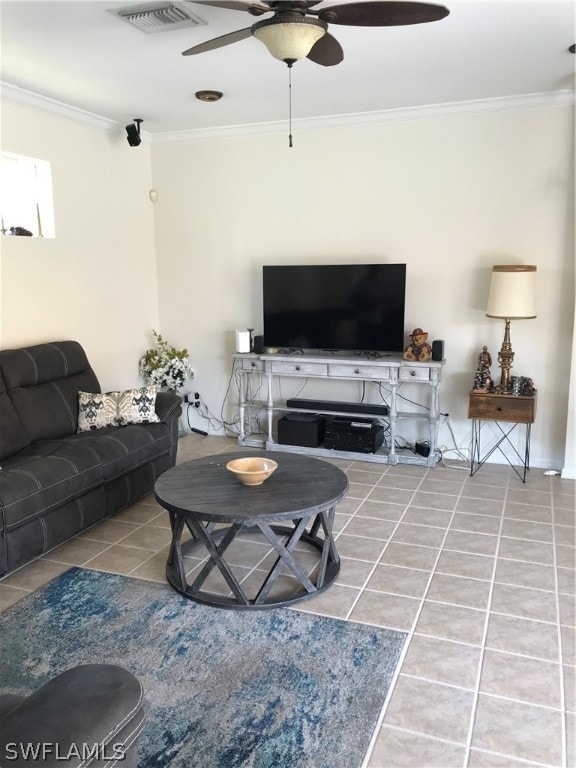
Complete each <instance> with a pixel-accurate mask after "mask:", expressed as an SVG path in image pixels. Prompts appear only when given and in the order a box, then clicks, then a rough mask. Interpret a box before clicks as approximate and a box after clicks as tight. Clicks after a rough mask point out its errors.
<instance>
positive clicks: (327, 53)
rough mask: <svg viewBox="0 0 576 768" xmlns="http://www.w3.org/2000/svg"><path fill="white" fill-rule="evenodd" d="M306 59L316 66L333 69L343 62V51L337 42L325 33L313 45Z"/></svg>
mask: <svg viewBox="0 0 576 768" xmlns="http://www.w3.org/2000/svg"><path fill="white" fill-rule="evenodd" d="M306 58H307V59H310V61H313V62H315V63H316V64H321V65H322V66H323V67H333V66H334V65H335V64H340V62H341V61H342V60H343V58H344V51H343V50H342V46H341V45H340V43H339V42H338V40H336V38H335V37H333V36H332V35H331V34H330V33H329V32H327V33H326V34H325V35H323V36H322V37H321V38H320V40H318V41H317V42H315V43H314V45H313V46H312V50H311V51H310V53H309V54H308V56H307V57H306Z"/></svg>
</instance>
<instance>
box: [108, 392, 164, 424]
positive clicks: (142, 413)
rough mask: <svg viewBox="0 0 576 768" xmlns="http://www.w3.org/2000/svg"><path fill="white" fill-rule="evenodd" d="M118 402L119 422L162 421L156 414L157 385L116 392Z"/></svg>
mask: <svg viewBox="0 0 576 768" xmlns="http://www.w3.org/2000/svg"><path fill="white" fill-rule="evenodd" d="M114 394H115V395H116V396H117V402H118V417H117V418H118V424H151V423H152V422H155V421H160V419H159V418H158V416H157V415H156V410H155V405H156V387H140V389H128V390H127V391H126V392H115V393H114Z"/></svg>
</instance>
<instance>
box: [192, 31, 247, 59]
mask: <svg viewBox="0 0 576 768" xmlns="http://www.w3.org/2000/svg"><path fill="white" fill-rule="evenodd" d="M251 34H252V27H246V28H245V29H237V30H236V32H228V34H227V35H221V36H220V37H214V38H212V40H207V41H206V42H205V43H200V44H199V45H195V46H193V47H192V48H188V50H187V51H182V56H193V55H194V54H196V53H206V51H213V50H215V49H216V48H223V47H224V46H225V45H230V44H231V43H237V42H239V41H240V40H245V39H246V38H247V37H250V35H251Z"/></svg>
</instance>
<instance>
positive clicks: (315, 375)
mask: <svg viewBox="0 0 576 768" xmlns="http://www.w3.org/2000/svg"><path fill="white" fill-rule="evenodd" d="M443 365H444V361H438V362H436V361H432V360H430V361H428V362H425V363H419V362H410V361H408V360H404V359H403V358H402V356H401V355H389V356H385V357H384V356H383V357H371V356H362V355H354V356H350V355H348V356H340V355H337V354H334V355H328V354H324V355H321V356H316V355H314V356H312V355H309V354H290V353H275V354H262V355H257V354H252V353H245V354H240V353H237V354H235V355H234V372H235V374H236V381H237V387H238V408H239V417H240V425H239V427H240V431H239V436H238V443H239V445H242V446H253V447H258V448H265V449H266V450H268V451H286V452H292V453H305V454H309V455H313V456H320V457H322V456H326V457H333V458H343V459H354V460H359V461H371V462H379V463H382V464H418V465H421V466H427V467H434V466H436V464H437V463H438V461H439V459H440V453H439V451H438V425H439V419H440V412H439V407H438V390H439V384H440V373H441V370H442V366H443ZM255 377H260V379H261V380H262V381H263V383H264V384H265V391H266V406H265V409H266V424H265V434H257V433H254V432H253V431H252V430H251V423H252V422H251V419H250V414H251V412H253V411H254V409H257V410H259V409H261V408H262V402H260V400H256V399H255V398H254V397H253V394H252V393H254V392H255V391H258V389H259V387H257V386H254V381H255ZM284 377H290V378H297V379H322V380H323V381H325V382H326V384H327V387H326V389H327V390H328V389H329V382H330V381H335V380H339V381H357V380H360V381H361V382H364V383H368V382H372V383H374V384H375V385H376V386H379V385H382V387H383V388H385V390H386V393H387V395H388V397H387V402H386V404H387V406H388V414H387V415H386V416H382V415H379V414H378V413H370V412H369V411H367V410H366V408H367V406H366V404H362V406H361V407H360V408H359V409H358V412H350V411H338V410H337V409H335V410H327V409H325V408H321V409H319V410H318V411H316V410H314V411H311V410H310V409H303V408H298V407H295V408H294V407H293V408H289V407H287V405H286V403H284V402H278V401H277V402H275V400H274V394H273V393H274V382H277V381H278V380H279V379H281V378H284ZM303 384H304V382H303ZM407 385H410V386H412V385H419V390H417V392H416V397H417V398H419V399H418V401H417V403H416V405H417V406H418V407H419V408H420V409H421V410H420V411H401V410H399V409H398V400H399V399H401V396H400V397H399V395H398V390H399V389H400V387H402V388H404V387H405V386H407ZM262 388H263V389H264V387H262ZM413 391H414V390H413V389H410V397H406V400H408V401H409V402H412V403H414V402H415V401H414V400H413ZM328 400H329V398H328ZM382 404H383V401H382V402H381V403H378V404H375V403H373V405H380V406H381V405H382ZM335 406H337V401H335ZM298 411H302V412H306V413H311V412H315V413H320V414H321V415H331V416H346V417H352V418H357V419H360V418H374V419H378V420H379V421H381V422H383V423H386V424H387V428H388V429H389V436H388V440H387V443H388V444H387V445H386V444H385V445H383V446H382V447H381V448H379V449H378V450H377V451H376V452H375V453H360V452H356V451H339V450H329V449H326V448H324V447H322V446H319V447H317V448H310V447H302V446H294V445H285V444H281V443H279V442H277V440H276V439H275V437H274V416H275V414H280V413H289V412H290V413H294V412H298ZM403 421H412V422H423V423H424V424H425V427H426V433H427V440H426V442H427V447H428V448H429V453H428V455H427V456H424V455H420V454H417V453H415V452H414V451H412V450H409V449H406V448H399V447H398V445H397V439H398V438H399V437H400V435H399V432H398V426H399V423H400V422H403Z"/></svg>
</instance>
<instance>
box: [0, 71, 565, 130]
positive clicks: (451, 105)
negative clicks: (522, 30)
mask: <svg viewBox="0 0 576 768" xmlns="http://www.w3.org/2000/svg"><path fill="white" fill-rule="evenodd" d="M0 97H1V99H2V100H3V101H6V102H11V103H14V104H19V105H21V106H24V107H29V108H30V109H35V110H37V111H40V112H46V113H48V114H51V115H56V116H57V117H62V118H65V119H67V120H70V121H72V122H75V123H78V124H80V125H84V126H89V127H91V128H95V129H98V130H101V131H105V132H106V133H110V132H111V131H117V130H118V122H117V121H115V120H111V119H109V118H106V117H101V116H100V115H96V114H93V113H92V112H87V111H85V110H82V109H78V108H77V107H72V106H70V105H68V104H64V103H63V102H61V101H57V100H56V99H51V98H49V97H47V96H42V95H40V94H38V93H34V92H33V91H28V90H26V89H24V88H19V87H18V86H15V85H11V84H9V83H4V82H1V81H0ZM574 104H575V94H574V91H569V90H564V91H553V92H552V93H528V94H523V95H519V96H503V97H499V98H493V99H476V100H472V101H455V102H447V103H443V104H428V105H423V106H419V107H402V108H399V109H384V110H378V111H373V112H354V113H350V114H340V115H328V116H326V117H311V118H299V119H295V120H293V121H292V125H293V128H294V129H297V130H299V131H316V130H326V129H330V128H353V127H358V126H365V125H376V124H380V123H395V122H403V121H407V120H429V119H435V118H442V117H454V116H470V115H473V116H476V115H486V114H491V113H497V112H513V111H519V110H528V109H542V108H545V107H566V106H574ZM285 132H286V121H285V120H281V121H276V122H267V123H252V124H246V125H229V126H222V127H216V128H192V129H190V130H184V131H167V132H164V133H157V134H154V135H152V134H150V133H147V132H145V131H142V140H143V141H144V142H146V143H151V144H173V143H180V142H195V141H216V140H220V139H237V138H247V137H252V136H265V135H271V134H279V133H285Z"/></svg>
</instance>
